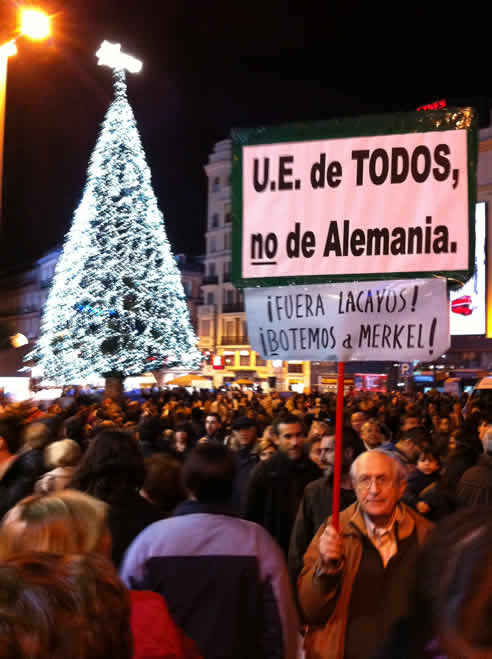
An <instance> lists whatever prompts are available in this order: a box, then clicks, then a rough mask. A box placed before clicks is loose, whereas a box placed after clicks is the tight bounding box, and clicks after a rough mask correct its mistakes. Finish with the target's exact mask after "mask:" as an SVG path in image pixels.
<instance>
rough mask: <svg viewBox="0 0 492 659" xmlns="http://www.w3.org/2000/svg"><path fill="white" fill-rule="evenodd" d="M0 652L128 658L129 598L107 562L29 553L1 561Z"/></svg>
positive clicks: (21, 657) (21, 656)
mask: <svg viewBox="0 0 492 659" xmlns="http://www.w3.org/2000/svg"><path fill="white" fill-rule="evenodd" d="M0 655H1V656H2V657H16V659H46V658H47V657H49V658H50V659H67V658H68V657H70V659H100V658H101V657H118V658H120V659H130V658H131V657H132V656H133V641H132V636H131V627H130V596H129V593H128V591H127V589H126V588H125V586H124V585H123V583H122V582H121V581H120V579H119V577H118V575H117V573H116V571H115V569H114V567H113V566H112V565H111V563H110V562H109V560H107V559H105V558H103V557H102V556H97V555H84V556H76V555H66V556H63V555H58V554H50V553H41V552H31V553H24V554H18V555H16V556H13V557H11V558H10V559H8V560H7V561H5V562H3V563H2V564H0Z"/></svg>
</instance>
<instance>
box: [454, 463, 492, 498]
mask: <svg viewBox="0 0 492 659" xmlns="http://www.w3.org/2000/svg"><path fill="white" fill-rule="evenodd" d="M456 500H457V505H458V507H459V508H464V507H469V506H484V505H485V506H490V505H492V456H491V455H482V456H480V459H479V461H478V463H477V464H476V465H475V466H474V467H470V469H467V470H466V471H465V473H464V474H463V476H462V477H461V479H460V482H459V483H458V488H457V491H456Z"/></svg>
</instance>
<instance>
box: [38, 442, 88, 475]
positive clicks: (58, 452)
mask: <svg viewBox="0 0 492 659" xmlns="http://www.w3.org/2000/svg"><path fill="white" fill-rule="evenodd" d="M81 455H82V452H81V450H80V446H79V445H78V444H77V442H74V441H73V440H72V439H61V440H60V441H58V442H53V443H52V444H48V446H47V447H46V448H45V449H44V453H43V457H44V464H45V465H46V467H47V468H48V469H56V467H75V466H76V465H77V464H78V463H79V461H80V456H81Z"/></svg>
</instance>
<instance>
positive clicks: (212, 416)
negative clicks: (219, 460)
mask: <svg viewBox="0 0 492 659" xmlns="http://www.w3.org/2000/svg"><path fill="white" fill-rule="evenodd" d="M221 427H222V421H221V420H220V416H219V415H218V414H216V413H215V412H209V413H208V414H207V416H206V417H205V432H206V433H207V435H208V436H209V437H213V436H214V435H215V434H216V432H217V431H218V430H220V428H221Z"/></svg>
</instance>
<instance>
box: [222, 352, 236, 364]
mask: <svg viewBox="0 0 492 659" xmlns="http://www.w3.org/2000/svg"><path fill="white" fill-rule="evenodd" d="M224 364H225V366H234V355H233V354H232V355H225V354H224Z"/></svg>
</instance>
